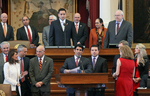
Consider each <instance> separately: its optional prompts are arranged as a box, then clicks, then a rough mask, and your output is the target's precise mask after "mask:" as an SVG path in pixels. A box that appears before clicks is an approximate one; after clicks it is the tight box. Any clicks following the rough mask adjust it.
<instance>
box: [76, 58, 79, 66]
mask: <svg viewBox="0 0 150 96" xmlns="http://www.w3.org/2000/svg"><path fill="white" fill-rule="evenodd" d="M78 59H79V58H76V67H78Z"/></svg>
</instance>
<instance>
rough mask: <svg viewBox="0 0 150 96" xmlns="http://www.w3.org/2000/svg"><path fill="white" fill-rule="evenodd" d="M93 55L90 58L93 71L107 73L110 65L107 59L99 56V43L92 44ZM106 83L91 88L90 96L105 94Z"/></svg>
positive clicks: (102, 95)
mask: <svg viewBox="0 0 150 96" xmlns="http://www.w3.org/2000/svg"><path fill="white" fill-rule="evenodd" d="M91 55H92V56H91V57H90V58H89V60H90V62H91V64H92V69H93V70H92V71H93V73H107V72H108V65H107V60H106V59H105V58H102V57H100V56H99V47H98V46H97V45H92V46H91ZM104 87H105V85H104V84H102V85H101V86H100V88H90V89H89V91H88V96H104V95H105V88H104Z"/></svg>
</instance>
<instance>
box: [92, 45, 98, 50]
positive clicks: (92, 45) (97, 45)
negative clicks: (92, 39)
mask: <svg viewBox="0 0 150 96" xmlns="http://www.w3.org/2000/svg"><path fill="white" fill-rule="evenodd" d="M92 47H97V49H98V50H99V47H98V45H92V46H91V48H92ZM91 48H90V50H91Z"/></svg>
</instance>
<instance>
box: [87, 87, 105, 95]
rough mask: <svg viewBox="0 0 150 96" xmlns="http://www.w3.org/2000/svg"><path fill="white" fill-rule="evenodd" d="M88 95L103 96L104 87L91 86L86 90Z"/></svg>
mask: <svg viewBox="0 0 150 96" xmlns="http://www.w3.org/2000/svg"><path fill="white" fill-rule="evenodd" d="M88 96H105V88H101V89H97V88H93V90H90V91H88Z"/></svg>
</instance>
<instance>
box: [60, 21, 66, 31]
mask: <svg viewBox="0 0 150 96" xmlns="http://www.w3.org/2000/svg"><path fill="white" fill-rule="evenodd" d="M61 24H62V29H63V31H64V30H65V26H64V22H63V21H62V22H61Z"/></svg>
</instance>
